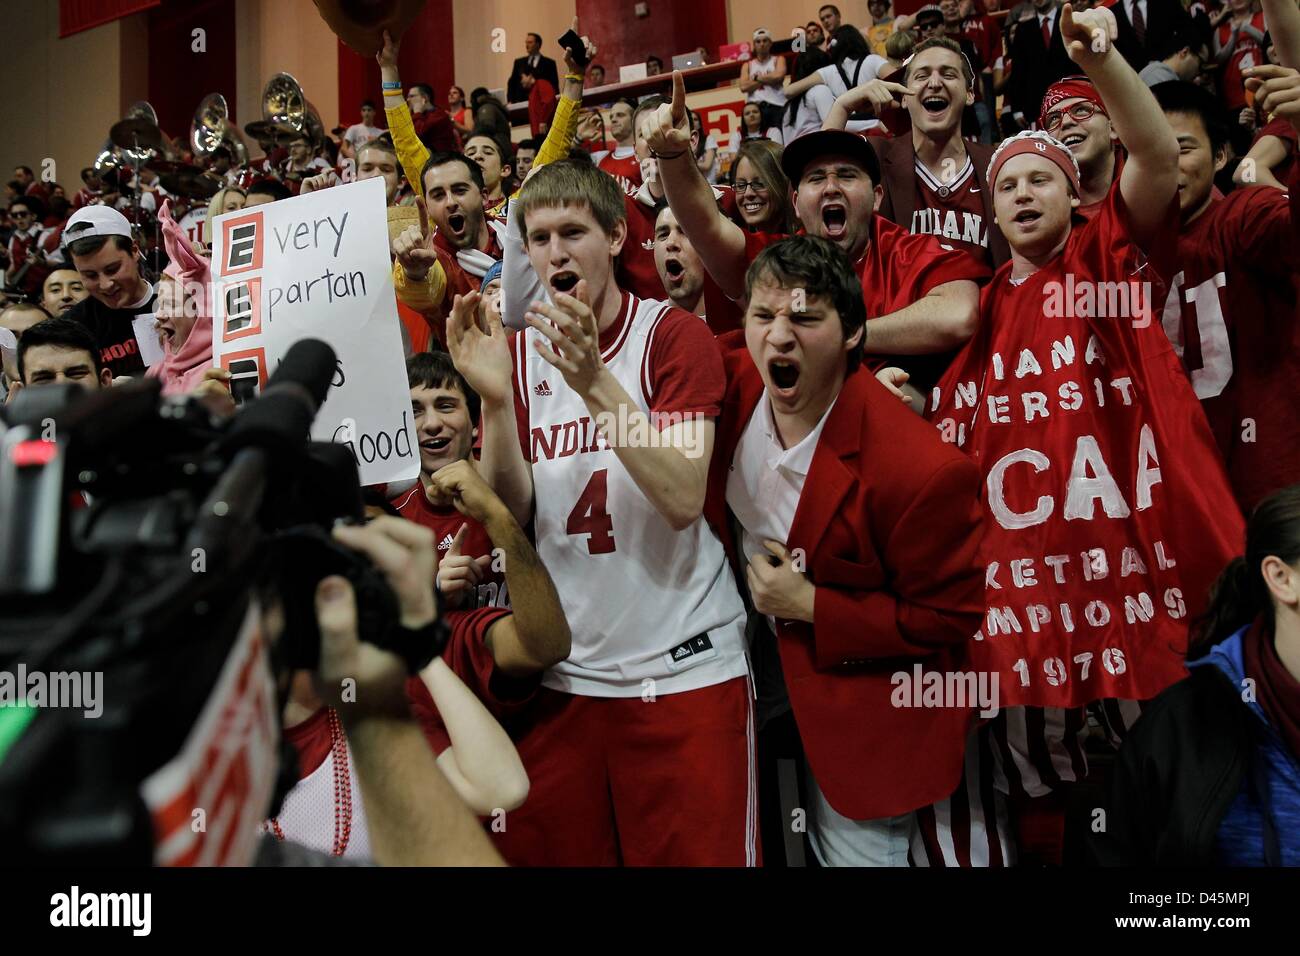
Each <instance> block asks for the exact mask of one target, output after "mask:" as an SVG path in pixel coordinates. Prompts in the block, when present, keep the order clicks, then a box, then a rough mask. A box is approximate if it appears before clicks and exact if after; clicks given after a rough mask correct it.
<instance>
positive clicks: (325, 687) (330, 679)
mask: <svg viewBox="0 0 1300 956" xmlns="http://www.w3.org/2000/svg"><path fill="white" fill-rule="evenodd" d="M316 623H317V625H318V626H319V627H320V663H319V664H318V665H317V668H316V673H315V674H313V675H312V677H313V680H314V682H315V684H316V693H317V695H318V696H319V697H320V698H321V700H323V701H325V703H327V704H329V705H330V706H331V707H333V708H335V709H336V710H337V711H338V712H339V714H340V716H342V717H343V719H344V720H345V721H348V722H351V721H353V720H358V719H361V718H365V717H405V716H408V715H409V713H410V705H409V704H408V702H407V697H406V681H407V677H408V676H409V675H408V674H407V670H406V662H405V661H403V660H402V659H401V658H400V657H398V656H397V655H396V654H394V653H393V652H392V651H386V650H383V649H382V648H380V647H377V646H375V645H374V644H368V643H365V642H363V641H362V640H361V637H360V635H359V634H358V633H357V598H356V594H355V593H354V592H353V590H352V584H351V583H350V582H349V581H348V579H347V578H344V577H340V576H339V575H331V576H330V577H328V578H325V579H324V580H323V581H321V583H320V584H318V585H317V586H316ZM345 688H346V689H348V691H350V692H349V693H347V694H346V698H345V693H344V692H345Z"/></svg>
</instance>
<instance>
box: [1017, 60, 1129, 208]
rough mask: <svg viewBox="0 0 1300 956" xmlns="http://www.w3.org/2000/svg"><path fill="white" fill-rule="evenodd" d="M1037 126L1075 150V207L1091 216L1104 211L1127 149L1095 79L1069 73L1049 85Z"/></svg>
mask: <svg viewBox="0 0 1300 956" xmlns="http://www.w3.org/2000/svg"><path fill="white" fill-rule="evenodd" d="M1038 128H1039V129H1041V130H1046V131H1047V132H1048V133H1051V134H1052V136H1053V137H1054V138H1055V139H1057V140H1059V141H1060V142H1061V143H1063V144H1064V145H1065V147H1066V148H1067V149H1068V150H1069V151H1070V152H1071V153H1073V154H1074V161H1075V162H1076V163H1077V164H1078V165H1079V205H1078V207H1077V208H1076V210H1075V211H1076V212H1077V213H1079V214H1080V215H1081V216H1083V217H1085V218H1087V219H1091V218H1092V217H1093V216H1095V215H1096V214H1097V213H1098V212H1100V211H1101V207H1102V205H1103V204H1104V203H1105V200H1106V196H1107V194H1108V193H1109V192H1110V187H1111V185H1112V184H1113V183H1114V182H1115V180H1116V179H1117V178H1118V174H1119V171H1120V169H1121V168H1122V167H1123V165H1124V149H1123V147H1121V146H1120V144H1119V137H1118V136H1116V135H1115V129H1114V127H1112V126H1111V122H1110V114H1109V113H1107V112H1106V104H1105V103H1103V102H1102V101H1101V97H1100V96H1099V95H1098V93H1097V88H1096V87H1095V86H1093V85H1092V80H1090V79H1088V78H1087V77H1086V76H1067V77H1066V78H1065V79H1063V80H1061V81H1060V82H1058V83H1053V84H1052V85H1051V86H1049V87H1048V88H1047V95H1046V96H1044V97H1043V108H1042V109H1041V110H1040V111H1039V113H1038Z"/></svg>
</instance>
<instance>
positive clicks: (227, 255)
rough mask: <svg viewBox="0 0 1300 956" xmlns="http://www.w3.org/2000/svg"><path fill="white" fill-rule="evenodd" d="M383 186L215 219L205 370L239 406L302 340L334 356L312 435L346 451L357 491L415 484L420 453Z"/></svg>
mask: <svg viewBox="0 0 1300 956" xmlns="http://www.w3.org/2000/svg"><path fill="white" fill-rule="evenodd" d="M384 199H385V197H384V184H383V182H382V180H378V179H368V180H365V181H363V182H357V183H350V184H348V185H345V186H335V187H333V188H332V189H325V190H321V191H320V192H316V193H311V194H309V195H306V196H298V197H296V198H294V199H285V200H282V201H280V202H276V203H270V204H266V205H261V206H256V207H254V208H252V209H241V210H239V211H237V212H232V213H226V214H225V215H221V216H218V217H217V218H216V219H214V220H213V222H212V228H211V236H212V269H213V290H212V292H213V295H212V298H213V310H212V311H213V324H212V328H213V343H212V346H213V347H212V353H213V364H214V365H216V366H219V367H221V368H224V369H227V370H229V371H230V374H231V391H232V393H233V394H234V396H235V400H236V401H237V402H241V403H242V402H243V401H246V400H248V399H249V398H251V397H254V396H255V395H257V394H258V393H259V392H260V391H261V389H262V388H263V387H265V385H266V382H267V379H268V378H269V377H270V376H271V374H272V372H274V370H275V367H276V365H277V364H278V363H279V361H280V358H281V357H282V356H283V355H284V353H285V351H286V350H287V349H288V348H289V346H290V345H292V344H293V343H294V342H296V341H298V340H299V339H303V338H316V339H320V340H322V341H324V342H328V343H329V344H330V346H332V347H333V349H334V351H335V353H336V354H337V355H338V358H339V362H338V366H337V368H336V369H335V375H334V382H333V387H332V388H331V389H330V393H329V396H328V397H327V399H326V401H325V404H324V405H323V406H322V407H321V410H320V413H319V414H318V415H317V416H316V423H315V425H314V426H313V429H312V437H313V438H315V439H317V440H319V441H336V442H342V443H344V444H347V445H348V446H349V448H350V449H351V450H352V454H353V456H354V457H355V459H356V462H357V467H358V468H359V469H360V472H361V482H362V484H367V485H372V484H380V483H382V482H389V481H399V480H402V479H408V478H414V477H415V476H416V475H418V474H419V471H420V454H419V446H418V445H417V443H416V440H415V425H414V422H413V420H412V417H411V397H410V391H409V390H408V389H407V386H406V363H405V357H404V354H403V351H402V335H401V329H400V320H399V319H398V317H397V300H396V298H395V297H394V294H393V280H392V273H391V272H390V271H389V269H390V265H389V259H388V219H387V213H386V212H385V201H384Z"/></svg>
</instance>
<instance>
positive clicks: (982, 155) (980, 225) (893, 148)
mask: <svg viewBox="0 0 1300 956" xmlns="http://www.w3.org/2000/svg"><path fill="white" fill-rule="evenodd" d="M974 83H975V74H974V71H973V68H972V65H971V63H970V61H969V60H968V59H967V58H966V57H965V56H964V55H963V54H962V51H961V49H960V47H958V46H957V44H956V43H954V42H953V41H952V40H951V39H949V38H947V37H937V38H934V39H929V40H923V41H922V42H921V43H919V44H918V45H917V47H916V50H915V52H914V53H913V54H912V57H911V58H910V59H909V60H908V61H907V62H906V64H905V66H904V72H903V85H904V86H905V87H907V95H906V96H905V97H904V99H903V102H904V105H905V106H906V108H907V112H908V116H909V117H910V118H911V126H912V131H911V134H910V135H907V134H904V135H902V136H894V137H889V138H880V139H878V140H877V141H876V142H875V143H873V144H872V145H873V146H874V147H875V150H876V156H877V157H878V158H879V160H880V176H881V186H883V187H884V191H885V192H884V197H883V198H882V200H881V203H880V208H879V209H877V210H876V214H877V215H881V216H884V217H885V218H886V219H888V220H889V221H890V222H896V223H899V224H901V225H905V226H907V227H908V229H909V231H911V232H913V233H929V234H931V235H935V236H938V237H940V238H941V239H943V240H944V241H945V242H946V243H947V244H949V245H952V246H955V247H958V248H962V249H966V250H968V251H969V252H971V253H973V254H974V255H977V256H979V257H981V258H982V259H984V261H985V262H987V263H988V264H989V265H990V266H991V267H992V268H994V269H996V268H997V267H998V266H1000V265H1002V263H1004V262H1006V261H1007V260H1008V259H1009V258H1011V250H1010V249H1008V248H1007V241H1006V239H1005V238H1004V237H1003V235H1002V232H1001V230H1000V229H998V227H997V226H996V225H995V224H994V222H993V197H992V193H991V192H990V190H989V188H988V184H987V183H986V182H985V181H984V174H985V172H986V171H987V170H988V165H989V160H990V159H992V157H993V147H992V146H985V145H983V144H981V143H974V142H968V141H967V140H966V139H965V138H964V137H963V136H962V134H961V118H962V112H963V110H964V109H965V108H966V107H967V106H968V105H969V104H971V103H973V102H974V100H975V96H976V92H977V91H976V90H975V86H974ZM881 86H883V84H881V83H880V82H879V81H877V82H876V83H875V84H874V87H876V88H879V87H881ZM872 87H873V84H865V85H864V86H860V87H857V88H856V89H853V90H850V91H849V92H848V93H846V94H844V95H843V96H841V97H840V98H839V100H838V101H837V102H836V105H835V107H833V108H832V110H831V114H830V116H829V117H828V118H827V123H826V125H827V126H828V127H835V128H840V129H842V128H843V127H844V124H845V123H846V122H847V121H848V117H849V114H850V113H851V112H852V111H853V110H854V109H856V108H857V107H858V106H859V105H860V104H862V103H864V102H869V101H870V99H869V97H868V95H867V94H868V93H869V92H870V91H871V89H872Z"/></svg>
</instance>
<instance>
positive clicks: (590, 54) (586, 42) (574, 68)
mask: <svg viewBox="0 0 1300 956" xmlns="http://www.w3.org/2000/svg"><path fill="white" fill-rule="evenodd" d="M569 29H571V30H572V31H573V32H574V33H576V34H578V36H580V37H582V45H583V46H584V47H585V48H586V50H587V62H588V63H590V62H591V61H592V60H594V59H595V58H596V44H594V43H592V42H591V37H585V36H582V31H581V30H579V29H578V18H577V17H574V18H573V23H572V24H571V25H570V27H569ZM564 69H565V71H566V72H568V73H576V74H578V75H579V76H581V75H582V74H583V72H584V70H585V69H586V68H585V67H582V66H579V65H578V63H577V61H576V60H574V58H573V54H571V53H570V52H569V48H568V47H567V46H566V47H565V48H564Z"/></svg>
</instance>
